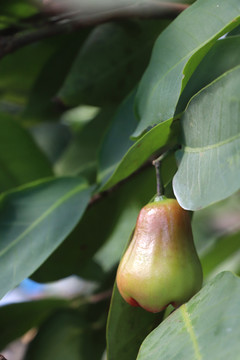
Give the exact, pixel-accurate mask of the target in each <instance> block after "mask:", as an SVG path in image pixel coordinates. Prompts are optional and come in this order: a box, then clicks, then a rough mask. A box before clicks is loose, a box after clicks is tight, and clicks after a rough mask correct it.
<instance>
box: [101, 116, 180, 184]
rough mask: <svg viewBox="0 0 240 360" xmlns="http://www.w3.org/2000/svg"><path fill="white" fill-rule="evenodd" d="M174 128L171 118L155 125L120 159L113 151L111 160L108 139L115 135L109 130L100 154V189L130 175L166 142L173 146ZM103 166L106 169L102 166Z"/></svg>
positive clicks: (115, 136)
mask: <svg viewBox="0 0 240 360" xmlns="http://www.w3.org/2000/svg"><path fill="white" fill-rule="evenodd" d="M119 119H120V118H119ZM129 129H130V127H129ZM129 129H128V130H129ZM174 129H177V127H174V124H173V122H172V119H170V120H168V121H165V122H164V123H162V124H159V125H157V126H156V127H154V128H153V129H151V130H150V131H148V132H147V133H146V134H145V135H144V136H143V137H142V138H141V139H140V140H138V141H136V142H135V143H134V144H133V145H132V146H131V147H130V148H129V149H128V150H127V151H126V153H125V154H124V156H123V157H122V158H121V159H120V158H119V155H120V153H119V154H117V153H115V156H114V157H113V158H112V160H113V161H112V160H111V155H110V147H109V141H110V139H111V143H113V142H114V141H115V142H116V141H117V135H116V133H115V132H114V131H113V132H111V134H109V137H108V138H107V139H106V140H107V141H108V144H107V143H106V144H104V148H103V153H102V154H101V155H102V156H103V155H105V157H104V158H103V159H102V165H101V163H100V166H102V167H103V169H102V171H103V172H102V173H101V172H100V178H101V176H102V177H103V178H104V179H105V181H106V182H105V183H103V185H102V187H101V190H106V189H107V188H109V187H112V186H114V185H115V184H116V183H118V182H119V181H121V180H123V179H125V178H126V177H128V176H129V175H131V174H132V173H133V172H134V171H136V170H137V169H138V168H139V167H140V166H141V165H143V164H144V163H145V162H146V161H147V160H148V159H149V157H150V156H151V155H153V154H156V153H157V151H159V150H160V149H161V148H162V147H164V146H165V145H167V144H168V145H172V146H173V145H174V144H176V141H177V137H176V132H175V130H174ZM113 130H115V129H113ZM129 135H130V134H129ZM125 142H126V140H125ZM126 145H127V144H126ZM126 147H127V146H126ZM106 148H107V149H108V154H107V152H106ZM122 150H123V149H121V151H122ZM111 161H112V162H113V164H112V166H111V167H110V168H109V167H108V165H107V164H108V163H111ZM105 166H106V169H105V168H104V167H105ZM100 169H101V168H100ZM100 171H101V170H100ZM174 172H175V166H173V168H172V176H173V174H174Z"/></svg>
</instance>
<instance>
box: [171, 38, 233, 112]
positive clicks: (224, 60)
mask: <svg viewBox="0 0 240 360" xmlns="http://www.w3.org/2000/svg"><path fill="white" fill-rule="evenodd" d="M239 64H240V36H234V37H226V38H224V39H221V40H218V41H216V43H215V44H214V46H213V47H212V48H211V50H210V51H209V52H208V53H207V55H206V56H205V57H204V58H203V60H202V61H201V63H200V64H199V66H198V67H197V69H196V71H195V72H194V74H193V75H192V77H191V78H190V80H189V82H188V83H187V85H186V87H185V89H184V90H183V93H182V95H181V97H180V100H179V103H178V106H177V110H176V112H177V113H179V112H182V111H183V110H185V107H186V105H187V103H188V102H189V100H190V99H191V97H192V96H193V95H195V94H196V93H197V92H198V91H199V90H201V89H202V88H203V87H204V86H207V85H208V84H210V83H211V82H212V81H214V80H215V79H216V78H218V77H219V76H221V75H222V74H224V73H225V72H226V71H228V70H231V69H232V68H233V67H235V66H237V65H239Z"/></svg>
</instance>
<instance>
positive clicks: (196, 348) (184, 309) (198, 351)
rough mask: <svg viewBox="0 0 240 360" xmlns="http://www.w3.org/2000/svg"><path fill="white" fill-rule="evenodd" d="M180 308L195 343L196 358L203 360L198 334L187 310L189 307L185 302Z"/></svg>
mask: <svg viewBox="0 0 240 360" xmlns="http://www.w3.org/2000/svg"><path fill="white" fill-rule="evenodd" d="M180 309H181V314H182V317H183V320H184V323H185V325H186V328H187V331H188V333H189V335H190V338H191V340H192V343H193V348H194V352H195V355H196V359H197V360H202V356H201V353H200V350H199V346H198V342H197V338H196V335H195V333H194V329H193V326H192V323H191V319H190V316H189V313H188V311H187V307H186V305H185V304H184V305H182V306H181V307H180Z"/></svg>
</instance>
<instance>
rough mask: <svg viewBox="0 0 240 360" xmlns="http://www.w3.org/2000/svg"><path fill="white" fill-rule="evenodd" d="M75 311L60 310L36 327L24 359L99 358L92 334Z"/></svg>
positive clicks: (90, 359)
mask: <svg viewBox="0 0 240 360" xmlns="http://www.w3.org/2000/svg"><path fill="white" fill-rule="evenodd" d="M80 315H81V314H80V313H79V312H78V311H76V310H62V311H59V312H57V313H56V314H54V315H53V316H52V317H50V318H49V319H48V320H47V321H46V322H45V323H44V324H43V325H42V327H41V328H40V329H39V332H38V334H37V336H36V338H35V339H34V340H33V342H32V344H31V345H30V347H29V349H28V351H27V354H26V356H25V357H24V359H25V360H41V359H45V360H52V359H56V360H65V359H68V358H69V359H71V360H88V359H89V360H92V359H96V360H97V359H100V354H98V353H96V352H97V351H96V350H97V348H96V346H95V344H94V342H93V338H92V334H91V332H90V331H89V328H88V326H87V324H86V323H85V321H83V320H82V319H81V316H80Z"/></svg>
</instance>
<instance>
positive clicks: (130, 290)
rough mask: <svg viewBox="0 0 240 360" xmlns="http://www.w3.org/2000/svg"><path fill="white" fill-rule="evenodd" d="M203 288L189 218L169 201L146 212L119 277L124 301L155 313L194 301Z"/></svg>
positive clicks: (142, 211) (162, 200)
mask: <svg viewBox="0 0 240 360" xmlns="http://www.w3.org/2000/svg"><path fill="white" fill-rule="evenodd" d="M201 285H202V268H201V264H200V261H199V258H198V255H197V252H196V249H195V247H194V243H193V236H192V230H191V221H190V217H189V214H188V212H187V211H186V210H184V209H182V208H181V207H180V205H179V204H178V202H177V200H175V199H167V198H165V197H162V198H161V199H160V200H159V201H155V202H153V203H150V204H148V205H146V206H144V207H143V208H142V210H141V211H140V213H139V216H138V219H137V223H136V228H135V232H134V234H133V237H132V240H131V242H130V244H129V246H128V248H127V250H126V252H125V254H124V255H123V258H122V260H121V262H120V264H119V267H118V271H117V286H118V289H119V292H120V294H121V295H122V297H123V298H124V299H125V300H126V301H127V302H128V303H129V304H130V305H133V306H141V307H142V308H144V309H145V310H147V311H151V312H154V313H155V312H159V311H161V310H163V309H165V308H166V307H167V306H168V305H169V304H172V305H173V306H174V307H178V306H179V305H181V304H183V303H184V302H186V301H188V300H189V299H190V298H191V297H192V296H193V295H194V294H195V293H196V292H197V291H198V290H199V289H200V288H201Z"/></svg>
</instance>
